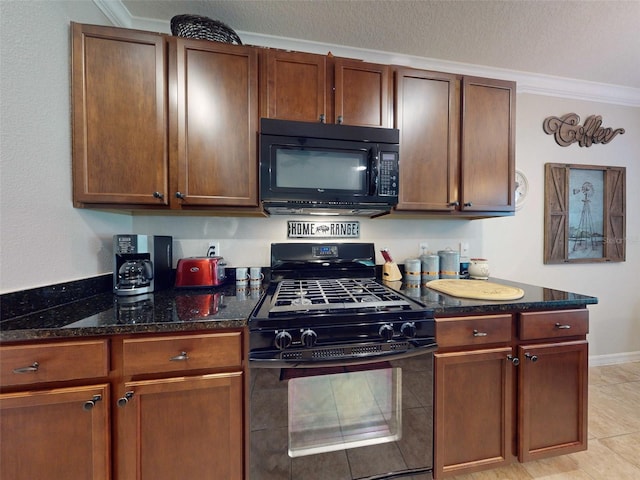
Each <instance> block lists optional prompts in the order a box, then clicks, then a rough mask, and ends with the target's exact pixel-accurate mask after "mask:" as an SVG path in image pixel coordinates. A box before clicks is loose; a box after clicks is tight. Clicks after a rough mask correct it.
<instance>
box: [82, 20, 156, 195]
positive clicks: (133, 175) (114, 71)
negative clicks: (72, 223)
mask: <svg viewBox="0 0 640 480" xmlns="http://www.w3.org/2000/svg"><path fill="white" fill-rule="evenodd" d="M72 64H73V69H72V70H73V73H72V109H73V185H74V187H73V201H74V204H75V205H76V206H82V205H83V204H84V203H94V204H105V203H114V204H115V203H128V204H139V205H140V204H142V205H144V204H148V205H167V204H168V195H167V192H168V168H167V167H168V148H167V111H166V100H165V98H166V94H167V82H166V73H165V71H166V46H165V40H164V36H162V35H160V34H156V33H150V32H140V31H135V30H126V29H120V28H113V27H100V26H93V25H81V24H77V23H72Z"/></svg>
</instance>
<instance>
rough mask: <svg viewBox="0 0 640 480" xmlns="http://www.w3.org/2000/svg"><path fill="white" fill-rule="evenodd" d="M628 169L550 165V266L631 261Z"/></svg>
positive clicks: (547, 260)
mask: <svg viewBox="0 0 640 480" xmlns="http://www.w3.org/2000/svg"><path fill="white" fill-rule="evenodd" d="M625 176H626V169H625V168H624V167H603V166H593V165H570V164H564V163H563V164H560V163H547V164H545V213H544V263H547V264H551V263H585V262H623V261H624V260H625V250H626V248H625V247H626V245H625V242H626V240H625V228H626V217H625V215H626V213H625V203H626V201H625V198H626V186H625Z"/></svg>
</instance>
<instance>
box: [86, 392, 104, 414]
mask: <svg viewBox="0 0 640 480" xmlns="http://www.w3.org/2000/svg"><path fill="white" fill-rule="evenodd" d="M100 400H102V395H94V396H93V398H92V399H91V400H87V401H86V402H84V405H82V409H83V410H86V411H87V412H88V411H89V410H92V409H93V407H95V406H96V402H99V401H100Z"/></svg>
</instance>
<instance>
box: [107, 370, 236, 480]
mask: <svg viewBox="0 0 640 480" xmlns="http://www.w3.org/2000/svg"><path fill="white" fill-rule="evenodd" d="M242 391H243V389H242V373H240V372H237V373H227V374H212V375H202V376H195V377H176V378H168V379H163V380H145V381H134V382H127V383H125V384H124V386H123V391H122V392H121V395H124V394H125V392H132V393H133V396H131V397H130V399H129V401H128V402H126V404H124V403H125V402H124V401H120V402H119V404H124V405H122V406H121V407H120V408H118V409H117V415H118V419H117V426H116V430H117V438H118V440H117V445H118V459H119V461H118V462H119V467H118V478H120V479H126V480H162V479H167V480H169V479H177V478H193V479H196V478H197V479H214V478H216V479H217V478H220V479H222V478H224V479H229V480H241V479H242V478H243V440H242V438H243V431H244V425H243V421H242V412H243V397H242Z"/></svg>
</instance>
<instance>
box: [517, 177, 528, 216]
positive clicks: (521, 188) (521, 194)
mask: <svg viewBox="0 0 640 480" xmlns="http://www.w3.org/2000/svg"><path fill="white" fill-rule="evenodd" d="M527 193H529V182H528V181H527V177H525V175H524V173H522V172H521V171H520V170H516V191H515V194H516V210H520V208H521V207H522V204H523V203H524V201H525V200H526V198H527Z"/></svg>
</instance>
